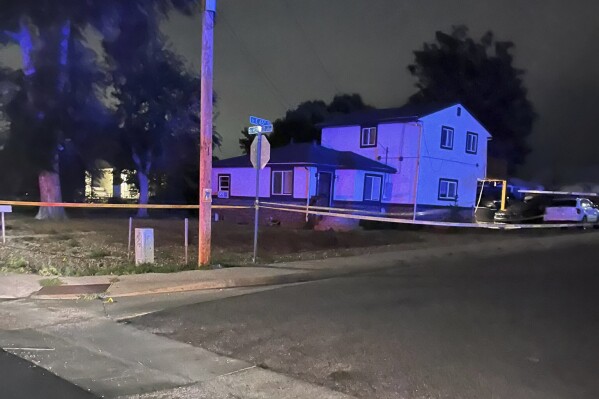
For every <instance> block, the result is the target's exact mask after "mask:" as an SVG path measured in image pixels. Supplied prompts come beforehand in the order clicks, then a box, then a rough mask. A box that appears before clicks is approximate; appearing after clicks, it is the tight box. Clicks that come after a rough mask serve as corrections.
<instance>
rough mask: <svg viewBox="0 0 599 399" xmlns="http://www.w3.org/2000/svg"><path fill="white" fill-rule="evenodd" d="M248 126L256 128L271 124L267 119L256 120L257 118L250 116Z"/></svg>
mask: <svg viewBox="0 0 599 399" xmlns="http://www.w3.org/2000/svg"><path fill="white" fill-rule="evenodd" d="M250 124H251V125H258V126H268V125H272V122H271V121H269V120H268V119H262V118H258V117H257V116H250Z"/></svg>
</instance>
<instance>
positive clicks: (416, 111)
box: [318, 103, 459, 128]
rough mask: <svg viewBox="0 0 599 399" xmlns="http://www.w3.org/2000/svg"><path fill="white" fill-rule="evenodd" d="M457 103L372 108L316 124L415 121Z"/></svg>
mask: <svg viewBox="0 0 599 399" xmlns="http://www.w3.org/2000/svg"><path fill="white" fill-rule="evenodd" d="M455 105H459V103H432V104H413V105H404V106H403V107H400V108H387V109H372V110H367V111H360V112H354V113H351V114H343V115H334V116H332V117H331V118H329V119H326V120H325V121H324V122H322V123H320V124H319V125H318V126H319V127H321V128H323V127H329V126H348V125H369V124H377V123H383V122H396V121H397V122H399V121H401V122H416V121H418V120H419V119H420V118H422V117H424V116H427V115H430V114H434V113H435V112H439V111H442V110H444V109H447V108H450V107H453V106H455Z"/></svg>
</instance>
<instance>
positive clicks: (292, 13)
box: [283, 0, 340, 93]
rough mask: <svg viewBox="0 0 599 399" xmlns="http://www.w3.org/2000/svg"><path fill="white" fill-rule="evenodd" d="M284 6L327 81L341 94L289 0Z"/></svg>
mask: <svg viewBox="0 0 599 399" xmlns="http://www.w3.org/2000/svg"><path fill="white" fill-rule="evenodd" d="M283 4H284V5H285V7H287V9H288V10H289V14H291V18H292V19H293V21H294V22H295V25H296V26H297V29H298V30H299V32H300V34H301V35H302V36H303V37H304V40H305V42H306V44H307V45H308V47H309V48H310V50H311V51H312V53H313V54H314V56H315V57H316V60H317V61H318V64H319V65H320V68H321V69H322V70H323V72H324V74H325V75H326V77H327V79H328V80H329V82H330V83H331V85H332V86H333V88H334V89H335V93H340V90H339V87H338V86H337V83H336V82H335V78H334V77H333V75H332V74H331V73H330V72H329V70H328V69H327V67H326V66H325V64H324V61H323V60H322V58H321V57H320V55H319V54H318V52H317V51H316V48H315V47H314V44H313V43H312V41H311V40H310V37H309V36H308V33H307V32H306V30H305V29H304V27H303V25H302V24H301V23H300V21H299V19H298V18H297V15H296V13H295V11H294V10H293V8H292V7H291V5H290V4H289V0H283Z"/></svg>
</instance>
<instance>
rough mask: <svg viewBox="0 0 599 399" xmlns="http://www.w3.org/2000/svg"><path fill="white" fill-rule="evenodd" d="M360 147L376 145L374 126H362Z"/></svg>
mask: <svg viewBox="0 0 599 399" xmlns="http://www.w3.org/2000/svg"><path fill="white" fill-rule="evenodd" d="M360 147H376V127H364V128H362V135H361V136H360Z"/></svg>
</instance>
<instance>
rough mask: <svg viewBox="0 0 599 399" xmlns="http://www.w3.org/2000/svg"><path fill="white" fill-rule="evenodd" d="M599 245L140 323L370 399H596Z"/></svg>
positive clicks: (265, 295)
mask: <svg viewBox="0 0 599 399" xmlns="http://www.w3.org/2000/svg"><path fill="white" fill-rule="evenodd" d="M598 306H599V248H595V247H591V246H588V247H580V248H571V249H561V250H552V251H546V252H542V253H541V252H537V253H535V254H534V255H526V254H522V255H518V256H505V257H495V258H489V259H485V258H480V257H472V258H469V259H463V258H460V259H458V258H454V257H449V258H448V259H445V260H443V261H437V262H434V263H429V264H423V265H414V266H410V267H406V266H398V267H397V268H396V269H393V270H389V271H387V272H382V273H376V274H370V275H359V276H353V277H347V278H339V279H332V280H327V281H320V282H315V283H309V284H303V285H297V286H292V287H285V288H281V289H278V290H270V291H264V292H259V293H252V294H248V295H244V296H239V297H234V298H228V299H223V300H217V301H214V302H206V303H201V304H195V305H187V306H184V307H180V308H176V309H169V310H166V311H163V312H160V313H156V314H151V315H147V316H144V317H142V318H139V319H135V320H134V321H133V322H134V324H136V325H137V326H139V327H140V328H146V329H149V330H150V331H152V332H155V333H159V334H164V335H167V336H169V337H172V338H174V339H178V340H180V341H184V342H188V343H191V344H193V345H196V346H201V347H204V348H206V349H208V350H211V351H214V352H218V353H222V354H226V355H229V356H232V357H235V358H239V359H243V360H247V361H249V362H252V363H254V364H258V365H261V366H262V367H265V368H270V369H273V370H276V371H279V372H282V373H285V374H288V375H292V376H294V377H297V378H300V379H303V380H307V381H310V382H314V383H318V384H321V385H325V386H327V387H331V388H334V389H336V390H339V391H342V392H345V393H348V394H351V395H355V396H358V397H360V398H409V399H421V398H422V399H423V398H465V399H468V398H472V399H475V398H476V399H481V398H498V399H503V398H505V399H520V398H522V399H535V398H539V399H540V398H543V399H554V398H567V399H578V398H589V399H591V398H599V378H597V376H598V375H599V374H598V373H599V311H598Z"/></svg>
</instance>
